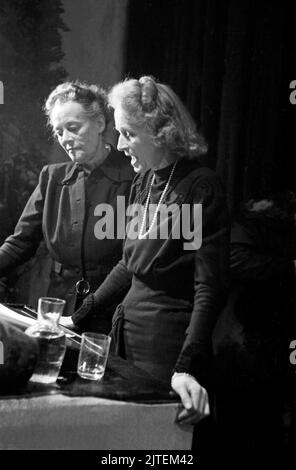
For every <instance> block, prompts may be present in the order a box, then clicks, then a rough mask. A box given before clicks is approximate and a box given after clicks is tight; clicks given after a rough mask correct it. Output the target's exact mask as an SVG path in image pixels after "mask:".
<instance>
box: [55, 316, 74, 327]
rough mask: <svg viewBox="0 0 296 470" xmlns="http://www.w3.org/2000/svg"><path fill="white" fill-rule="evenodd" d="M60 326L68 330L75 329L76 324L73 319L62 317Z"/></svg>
mask: <svg viewBox="0 0 296 470" xmlns="http://www.w3.org/2000/svg"><path fill="white" fill-rule="evenodd" d="M59 324H60V325H62V326H65V327H66V328H74V326H75V325H74V323H73V321H72V318H71V317H60V319H59Z"/></svg>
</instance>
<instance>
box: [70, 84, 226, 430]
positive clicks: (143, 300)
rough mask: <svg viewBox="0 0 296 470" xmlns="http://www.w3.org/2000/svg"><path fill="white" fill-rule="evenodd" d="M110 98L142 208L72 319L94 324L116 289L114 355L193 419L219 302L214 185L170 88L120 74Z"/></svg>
mask: <svg viewBox="0 0 296 470" xmlns="http://www.w3.org/2000/svg"><path fill="white" fill-rule="evenodd" d="M109 103H110V105H111V106H112V108H113V109H114V119H115V126H116V129H117V131H118V132H119V140H118V150H120V151H123V152H124V153H125V154H126V156H128V157H129V158H130V159H131V163H132V165H133V167H134V169H135V171H136V172H137V175H136V177H135V179H134V182H133V185H132V189H131V193H130V203H131V206H132V205H134V207H141V211H140V217H139V220H138V226H137V231H136V234H137V236H136V237H135V236H133V237H131V236H130V232H129V231H128V230H127V236H126V240H125V244H124V253H123V258H122V260H121V261H120V262H119V264H118V265H117V266H116V267H115V268H114V269H113V271H112V272H111V273H110V275H109V276H108V277H107V279H106V280H105V282H104V283H103V284H102V286H101V287H100V288H99V289H98V290H97V291H96V292H95V294H94V295H92V296H91V298H89V299H88V300H87V301H86V302H85V303H84V305H83V306H82V307H81V308H80V309H79V310H78V311H77V312H75V313H74V315H73V317H72V319H73V321H74V323H75V324H78V325H79V324H81V323H83V321H84V320H85V319H86V318H88V317H94V318H95V317H97V319H98V322H99V318H100V311H102V310H104V309H105V308H106V306H108V304H109V303H110V302H111V301H114V299H115V298H116V296H117V295H118V294H122V293H125V294H126V295H125V298H124V300H123V302H122V303H121V304H120V305H119V306H118V308H117V310H116V312H115V315H114V318H113V320H114V322H113V337H114V345H115V348H116V350H117V352H118V353H119V354H121V355H122V356H123V357H125V358H126V359H127V360H129V361H130V362H132V363H133V364H135V365H136V366H138V367H141V368H142V369H145V370H146V371H147V372H148V373H150V374H151V375H153V376H155V377H157V378H159V379H161V380H163V381H165V382H167V383H168V384H171V386H172V388H173V389H174V390H175V391H176V392H177V393H178V394H179V395H180V397H181V400H182V403H183V406H184V408H183V410H182V411H181V412H180V414H179V420H180V421H182V422H184V423H196V422H197V421H198V420H199V419H200V418H202V417H203V416H205V415H207V414H208V413H209V404H208V395H207V391H206V388H207V387H208V383H209V375H208V374H209V370H210V364H211V354H212V351H211V333H212V329H213V327H214V324H215V322H216V318H217V316H218V314H219V311H220V310H221V308H222V305H223V303H224V299H225V285H226V279H227V259H228V248H227V246H228V216H227V210H226V206H225V202H224V197H223V191H222V189H221V185H220V183H219V181H218V179H217V177H216V175H215V174H214V172H213V171H212V170H210V169H209V168H206V167H202V165H201V163H200V161H199V157H200V156H201V155H203V154H205V153H206V150H207V145H206V143H205V140H204V138H203V137H202V136H201V135H200V134H199V133H198V132H197V130H196V127H195V124H194V121H193V119H192V117H191V116H190V113H189V112H188V111H187V109H186V108H185V106H184V105H183V104H182V102H181V100H180V99H179V98H178V97H177V95H176V94H175V93H174V92H173V91H172V89H171V88H170V87H169V86H167V85H164V84H161V83H158V82H157V81H156V80H155V79H154V78H152V77H142V78H140V79H139V80H135V79H128V80H125V81H124V82H122V83H119V84H117V85H115V86H114V87H113V88H112V89H111V91H110V93H109ZM201 205H202V206H201ZM200 207H202V211H200V212H198V211H197V212H196V210H197V209H200ZM188 208H190V211H189V212H188V211H187V212H186V210H187V209H188ZM185 209H186V210H185ZM163 213H165V216H163ZM196 213H198V214H199V218H198V220H197V218H196V217H195V215H196ZM201 213H202V220H201V217H200V216H201ZM201 223H202V240H199V239H196V238H195V235H196V233H197V232H199V234H200V233H201V232H200V229H201ZM178 224H179V229H180V230H179V232H178V231H176V230H175V229H176V226H177V225H178ZM186 224H188V226H190V230H189V231H190V235H191V238H193V241H192V243H188V241H189V240H188V237H187V235H188V233H186V231H185V232H184V230H183V229H184V226H185V225H186ZM127 226H128V224H127ZM164 226H165V227H166V229H167V231H166V236H165V237H163V236H160V232H161V230H162V229H163V228H164ZM177 232H178V233H177ZM176 234H177V236H176ZM197 238H198V237H197ZM190 241H191V240H190Z"/></svg>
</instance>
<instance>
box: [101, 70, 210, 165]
mask: <svg viewBox="0 0 296 470" xmlns="http://www.w3.org/2000/svg"><path fill="white" fill-rule="evenodd" d="M108 99H109V104H110V106H111V107H112V108H113V109H116V108H118V107H119V108H122V109H123V111H124V112H126V113H127V114H128V115H129V118H130V119H132V120H134V121H135V123H136V124H137V125H140V126H143V127H145V128H146V129H147V131H148V132H150V133H151V134H152V136H154V142H155V144H156V145H157V146H164V147H166V148H168V149H169V150H170V151H171V152H172V154H174V155H176V156H177V157H179V158H189V159H192V158H195V157H199V156H201V155H204V154H205V153H206V152H207V150H208V148H207V144H206V141H205V139H204V137H203V136H202V135H201V134H200V133H198V132H197V130H196V125H195V123H194V120H193V118H192V116H191V115H190V113H189V111H188V110H187V109H186V107H185V106H184V104H183V103H182V101H181V100H180V98H179V97H178V96H177V95H176V93H174V91H173V90H172V89H171V88H170V87H169V86H168V85H165V84H162V83H159V82H157V81H156V80H155V78H154V77H152V76H143V77H141V78H140V79H139V80H136V79H134V78H131V79H126V80H124V81H123V82H120V83H118V84H116V85H114V86H113V87H112V88H111V90H110V91H109V94H108Z"/></svg>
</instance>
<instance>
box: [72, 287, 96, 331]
mask: <svg viewBox="0 0 296 470" xmlns="http://www.w3.org/2000/svg"><path fill="white" fill-rule="evenodd" d="M94 313H95V298H94V295H93V294H89V295H88V296H87V297H85V299H84V300H83V302H82V305H81V306H80V307H79V308H78V309H77V310H76V311H75V312H74V313H73V315H72V321H73V323H74V325H75V326H79V327H80V326H81V324H82V323H83V321H84V320H87V319H89V318H90V317H91V316H92V315H94Z"/></svg>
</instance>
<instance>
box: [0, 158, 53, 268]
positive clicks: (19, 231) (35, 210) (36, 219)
mask: <svg viewBox="0 0 296 470" xmlns="http://www.w3.org/2000/svg"><path fill="white" fill-rule="evenodd" d="M47 181H48V170H47V166H46V167H44V168H43V169H42V171H41V173H40V177H39V184H38V186H37V187H36V189H35V190H34V192H33V194H32V195H31V197H30V199H29V200H28V202H27V204H26V206H25V208H24V210H23V213H22V215H21V217H20V219H19V221H18V223H17V225H16V227H15V230H14V233H13V235H10V236H9V237H8V238H7V239H6V240H5V242H4V243H3V245H2V246H1V248H0V276H3V275H6V274H7V273H8V272H9V271H10V270H11V269H13V268H14V267H16V266H18V265H20V264H22V263H24V262H25V261H27V260H28V259H29V258H31V256H33V255H34V253H35V251H36V250H37V248H38V246H39V243H40V241H41V240H42V236H43V235H42V217H43V206H44V195H45V191H46V186H47Z"/></svg>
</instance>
